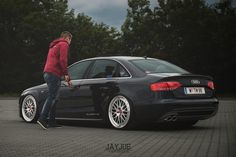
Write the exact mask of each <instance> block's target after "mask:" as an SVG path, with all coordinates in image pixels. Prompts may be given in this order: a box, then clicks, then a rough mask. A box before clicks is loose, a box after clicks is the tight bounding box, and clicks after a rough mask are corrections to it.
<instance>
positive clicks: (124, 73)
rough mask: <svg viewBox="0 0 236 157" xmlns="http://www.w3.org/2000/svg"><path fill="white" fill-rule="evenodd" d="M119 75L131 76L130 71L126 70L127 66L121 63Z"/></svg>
mask: <svg viewBox="0 0 236 157" xmlns="http://www.w3.org/2000/svg"><path fill="white" fill-rule="evenodd" d="M118 74H119V76H118V77H129V76H130V75H129V73H128V72H127V71H126V70H125V68H124V67H123V66H121V65H119V71H118Z"/></svg>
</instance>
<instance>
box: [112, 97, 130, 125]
mask: <svg viewBox="0 0 236 157" xmlns="http://www.w3.org/2000/svg"><path fill="white" fill-rule="evenodd" d="M133 116H134V115H133V111H132V107H131V104H130V102H129V100H128V99H127V98H125V97H124V96H122V95H117V96H115V97H114V98H113V99H112V100H111V101H110V103H109V106H108V119H109V122H110V123H111V125H112V126H113V127H114V128H116V129H130V128H131V127H133V124H134V123H133Z"/></svg>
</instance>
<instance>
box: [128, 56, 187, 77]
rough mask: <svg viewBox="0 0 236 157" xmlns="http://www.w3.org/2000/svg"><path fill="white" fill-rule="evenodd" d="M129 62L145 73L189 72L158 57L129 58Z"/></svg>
mask: <svg viewBox="0 0 236 157" xmlns="http://www.w3.org/2000/svg"><path fill="white" fill-rule="evenodd" d="M131 63H133V64H134V65H135V66H137V67H138V68H140V69H141V70H142V71H144V72H145V73H180V74H184V73H189V72H187V71H186V70H184V69H182V68H180V67H178V66H176V65H174V64H171V63H168V62H166V61H163V60H159V59H138V60H131Z"/></svg>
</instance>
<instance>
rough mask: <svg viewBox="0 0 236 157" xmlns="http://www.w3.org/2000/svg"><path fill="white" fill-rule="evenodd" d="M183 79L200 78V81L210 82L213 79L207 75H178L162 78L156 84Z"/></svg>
mask: <svg viewBox="0 0 236 157" xmlns="http://www.w3.org/2000/svg"><path fill="white" fill-rule="evenodd" d="M183 77H189V78H193V79H194V78H196V79H197V78H201V79H206V80H210V81H213V77H211V76H207V75H198V74H191V73H190V74H180V75H175V76H168V77H164V78H162V79H160V80H159V81H158V82H160V81H164V80H169V79H173V78H176V79H178V78H183Z"/></svg>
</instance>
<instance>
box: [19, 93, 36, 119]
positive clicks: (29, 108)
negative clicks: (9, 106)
mask: <svg viewBox="0 0 236 157" xmlns="http://www.w3.org/2000/svg"><path fill="white" fill-rule="evenodd" d="M21 115H22V118H23V120H24V121H26V122H29V123H30V122H35V121H36V119H37V101H36V99H35V98H34V97H33V96H32V95H27V96H26V97H25V98H24V99H23V101H22V104H21Z"/></svg>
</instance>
